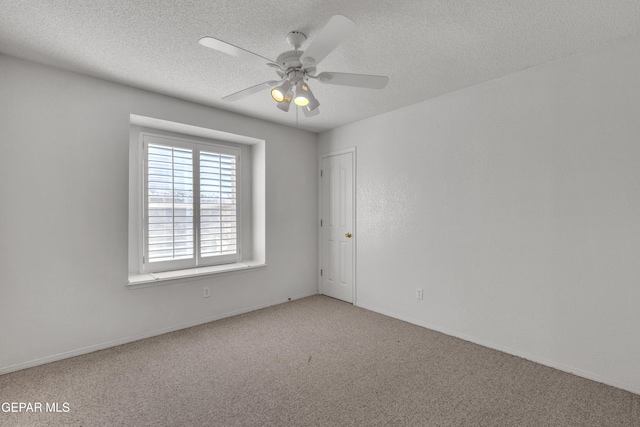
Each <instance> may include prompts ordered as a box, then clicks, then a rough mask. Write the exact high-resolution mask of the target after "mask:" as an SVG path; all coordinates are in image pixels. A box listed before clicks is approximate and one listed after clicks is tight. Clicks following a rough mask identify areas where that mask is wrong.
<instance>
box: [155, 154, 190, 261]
mask: <svg viewBox="0 0 640 427" xmlns="http://www.w3.org/2000/svg"><path fill="white" fill-rule="evenodd" d="M147 170H148V172H147V214H148V224H149V225H148V261H149V262H150V263H153V262H159V261H171V260H177V259H191V258H193V257H194V253H193V242H194V232H193V152H192V151H191V150H186V149H180V148H172V147H163V146H159V145H151V144H149V146H148V169H147Z"/></svg>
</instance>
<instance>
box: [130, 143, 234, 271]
mask: <svg viewBox="0 0 640 427" xmlns="http://www.w3.org/2000/svg"><path fill="white" fill-rule="evenodd" d="M142 138H143V162H144V167H143V180H142V181H143V186H144V188H143V201H142V204H143V206H142V213H143V225H142V239H141V240H142V242H143V244H142V246H143V248H142V256H143V258H142V271H143V272H146V273H148V272H159V271H167V270H178V269H183V268H193V267H200V266H208V265H213V264H223V263H230V262H236V261H239V260H240V259H241V251H240V242H241V239H240V230H241V226H240V223H239V222H240V218H241V216H240V214H239V203H238V200H239V194H238V189H239V188H240V186H239V183H238V179H239V177H240V173H239V169H240V150H239V149H236V148H232V147H227V146H221V145H220V146H219V145H214V144H206V143H196V142H191V141H185V140H180V139H174V138H169V137H164V136H162V137H161V136H156V135H149V134H143V135H142Z"/></svg>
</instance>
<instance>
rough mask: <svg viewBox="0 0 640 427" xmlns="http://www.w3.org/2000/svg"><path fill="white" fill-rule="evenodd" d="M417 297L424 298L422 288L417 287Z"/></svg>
mask: <svg viewBox="0 0 640 427" xmlns="http://www.w3.org/2000/svg"><path fill="white" fill-rule="evenodd" d="M416 298H417V299H422V288H416Z"/></svg>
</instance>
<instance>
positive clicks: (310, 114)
mask: <svg viewBox="0 0 640 427" xmlns="http://www.w3.org/2000/svg"><path fill="white" fill-rule="evenodd" d="M302 112H303V113H304V116H305V117H313V116H317V115H318V114H320V108H314V109H313V110H312V111H309V109H308V108H307V107H302Z"/></svg>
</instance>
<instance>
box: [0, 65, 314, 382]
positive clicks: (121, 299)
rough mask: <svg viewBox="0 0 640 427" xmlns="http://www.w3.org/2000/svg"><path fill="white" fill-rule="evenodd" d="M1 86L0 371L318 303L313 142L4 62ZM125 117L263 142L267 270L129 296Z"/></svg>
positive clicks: (303, 135) (276, 128) (281, 129)
mask: <svg viewBox="0 0 640 427" xmlns="http://www.w3.org/2000/svg"><path fill="white" fill-rule="evenodd" d="M0 82H1V84H0V200H1V202H0V324H1V325H2V327H1V328H0V374H1V373H4V372H9V371H11V370H15V369H19V368H23V367H27V366H31V365H34V364H38V363H42V362H46V361H50V360H55V359H56V358H60V357H65V356H69V355H72V354H76V353H81V352H85V351H89V350H93V349H97V348H102V347H105V346H109V345H113V344H118V343H121V342H126V341H128V340H132V339H136V338H140V337H143V336H148V335H153V334H156V333H159V332H162V331H166V330H171V329H175V328H179V327H182V326H187V325H191V324H197V323H201V322H204V321H207V320H210V319H215V318H219V317H224V316H227V315H230V314H232V313H237V312H242V311H247V310H250V309H253V308H256V307H262V306H266V305H271V304H275V303H279V302H283V301H286V300H287V298H289V297H291V298H296V297H301V296H306V295H311V294H314V293H317V283H316V271H317V236H316V225H317V197H316V196H317V157H316V144H315V143H316V135H315V134H312V133H309V132H305V131H300V130H296V129H293V128H289V127H285V126H281V125H275V124H271V123H268V122H264V121H261V120H256V119H252V118H248V117H244V116H241V115H237V114H232V113H228V112H224V111H220V110H216V109H213V108H208V107H205V106H201V105H197V104H192V103H189V102H185V101H181V100H177V99H174V98H169V97H166V96H161V95H157V94H153V93H150V92H145V91H142V90H138V89H133V88H130V87H127V86H123V85H118V84H114V83H110V82H106V81H103V80H99V79H94V78H90V77H86V76H82V75H78V74H74V73H70V72H66V71H62V70H57V69H53V68H48V67H45V66H41V65H37V64H34V63H31V62H26V61H22V60H18V59H15V58H12V57H8V56H5V55H0ZM130 114H138V115H141V116H147V117H154V118H159V119H163V120H169V121H174V122H179V123H186V124H190V125H194V126H200V127H204V128H211V129H216V130H220V131H224V132H230V133H234V134H240V135H246V136H249V137H253V138H258V139H263V140H265V141H266V143H265V144H264V150H266V151H265V152H264V153H262V152H260V153H257V154H256V155H257V157H260V158H262V157H263V156H266V171H265V172H264V174H265V175H266V224H265V225H266V251H267V252H266V259H267V263H268V266H267V267H265V268H262V269H257V270H253V271H248V272H242V273H234V274H228V275H224V276H215V277H213V278H211V277H209V278H205V279H199V280H192V281H188V282H185V283H177V284H168V285H164V286H155V287H149V288H143V289H135V290H131V289H127V287H126V283H127V264H128V263H127V260H128V257H127V246H128V245H127V243H128V236H127V228H128V197H129V184H128V173H129V165H128V162H129V115H130ZM261 150H262V148H261ZM256 155H254V157H255V156H256ZM254 160H255V158H254ZM260 173H262V172H260ZM258 225H259V224H258ZM255 228H256V226H255V224H254V232H262V231H261V230H256V229H255ZM203 286H211V297H210V298H206V299H204V298H202V288H203Z"/></svg>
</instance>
